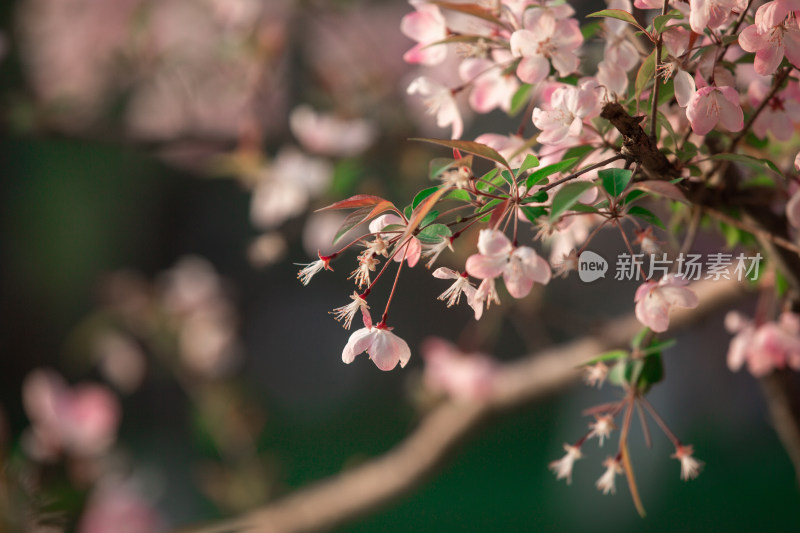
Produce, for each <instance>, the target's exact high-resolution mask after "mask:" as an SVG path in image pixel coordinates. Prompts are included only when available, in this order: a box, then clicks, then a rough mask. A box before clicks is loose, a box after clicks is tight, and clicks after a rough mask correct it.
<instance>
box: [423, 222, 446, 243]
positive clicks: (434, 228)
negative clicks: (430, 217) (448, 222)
mask: <svg viewBox="0 0 800 533" xmlns="http://www.w3.org/2000/svg"><path fill="white" fill-rule="evenodd" d="M452 235H453V232H452V231H451V230H450V228H448V227H447V226H445V225H444V224H431V225H430V226H426V227H425V228H424V229H423V230H422V231H420V232H419V233H417V239H419V240H420V242H421V243H422V244H438V243H440V242H441V241H442V239H447V238H450V237H451V236H452Z"/></svg>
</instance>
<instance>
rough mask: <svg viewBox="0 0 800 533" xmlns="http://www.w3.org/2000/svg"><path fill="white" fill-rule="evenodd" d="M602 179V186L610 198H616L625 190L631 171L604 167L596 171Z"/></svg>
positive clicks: (631, 174)
mask: <svg viewBox="0 0 800 533" xmlns="http://www.w3.org/2000/svg"><path fill="white" fill-rule="evenodd" d="M597 175H598V176H599V177H600V179H601V180H602V184H603V188H604V189H605V190H606V192H607V193H608V194H610V195H611V197H612V198H616V197H617V196H619V195H620V194H622V192H623V191H624V190H625V187H627V186H628V183H630V181H631V177H632V176H633V172H632V171H631V170H627V169H624V168H605V169H603V170H600V171H598V172H597Z"/></svg>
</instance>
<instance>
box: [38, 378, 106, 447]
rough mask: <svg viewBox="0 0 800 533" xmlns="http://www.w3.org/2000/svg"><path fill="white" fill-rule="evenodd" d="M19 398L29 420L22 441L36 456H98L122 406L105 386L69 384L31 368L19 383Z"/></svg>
mask: <svg viewBox="0 0 800 533" xmlns="http://www.w3.org/2000/svg"><path fill="white" fill-rule="evenodd" d="M22 400H23V405H24V407H25V412H26V413H27V414H28V417H29V418H30V421H31V428H30V431H29V433H28V434H27V435H26V439H25V441H24V445H25V447H26V449H27V451H28V452H29V453H30V454H31V455H32V456H33V457H34V458H36V459H38V460H43V461H47V460H52V459H54V458H56V457H57V456H58V454H60V453H62V452H63V453H67V454H69V455H74V456H79V457H92V456H97V455H99V454H101V453H103V452H105V451H106V450H108V449H109V448H110V447H111V445H113V444H114V441H115V440H116V435H117V427H118V426H119V421H120V416H121V409H120V406H119V402H118V401H117V399H116V397H115V396H114V395H113V394H112V393H111V391H109V390H108V388H106V387H104V386H102V385H98V384H79V385H76V386H75V387H70V386H69V385H67V383H66V382H65V381H64V380H63V378H62V377H61V376H59V375H58V374H57V373H55V372H54V371H52V370H42V369H39V370H34V371H33V372H31V373H30V374H29V375H28V376H27V377H26V378H25V381H24V382H23V384H22Z"/></svg>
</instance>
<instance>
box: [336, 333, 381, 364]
mask: <svg viewBox="0 0 800 533" xmlns="http://www.w3.org/2000/svg"><path fill="white" fill-rule="evenodd" d="M377 331H379V330H377V329H375V328H361V329H359V330H357V331H354V332H353V334H352V335H350V339H348V341H347V344H346V345H345V347H344V350H343V351H342V361H344V362H345V363H347V364H350V363H352V362H353V360H354V359H355V358H356V356H357V355H358V354H360V353H361V352H363V351H365V350H366V349H367V348H368V347H369V346H370V345H371V344H372V341H373V338H374V337H375V334H376V332H377Z"/></svg>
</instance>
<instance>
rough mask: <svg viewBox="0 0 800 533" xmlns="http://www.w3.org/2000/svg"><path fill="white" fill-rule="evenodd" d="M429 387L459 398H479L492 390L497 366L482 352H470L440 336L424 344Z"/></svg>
mask: <svg viewBox="0 0 800 533" xmlns="http://www.w3.org/2000/svg"><path fill="white" fill-rule="evenodd" d="M421 352H422V357H423V359H424V360H425V372H424V374H423V379H424V381H425V385H426V387H428V388H429V389H430V390H432V391H437V392H442V393H444V394H446V395H448V396H450V397H451V398H454V399H456V400H459V401H465V402H470V401H479V400H482V399H485V398H486V397H487V396H488V395H489V394H490V393H491V391H492V384H493V380H494V376H495V372H496V365H495V363H494V362H493V361H492V359H491V358H489V356H487V355H485V354H481V353H470V354H466V353H463V352H461V351H460V350H459V349H458V348H456V347H455V346H454V345H453V344H451V343H449V342H447V341H445V340H443V339H439V338H431V339H427V340H426V341H425V342H423V344H422V349H421Z"/></svg>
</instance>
